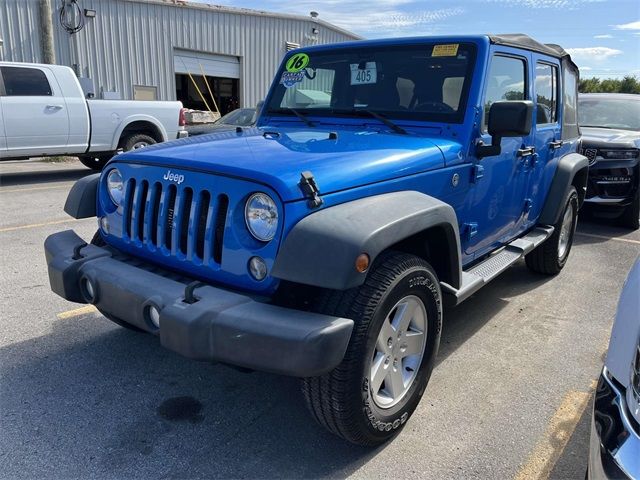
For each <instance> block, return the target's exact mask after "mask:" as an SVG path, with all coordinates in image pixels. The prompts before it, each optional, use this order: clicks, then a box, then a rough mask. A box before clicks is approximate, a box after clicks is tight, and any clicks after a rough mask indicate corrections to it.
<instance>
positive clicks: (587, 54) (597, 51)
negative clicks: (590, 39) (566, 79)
mask: <svg viewBox="0 0 640 480" xmlns="http://www.w3.org/2000/svg"><path fill="white" fill-rule="evenodd" d="M566 50H567V52H569V55H571V56H572V57H573V59H574V60H575V61H576V62H578V63H579V61H580V60H594V61H596V62H598V61H603V60H607V59H609V58H610V57H615V56H616V55H621V54H622V50H618V49H616V48H609V47H584V48H567V49H566Z"/></svg>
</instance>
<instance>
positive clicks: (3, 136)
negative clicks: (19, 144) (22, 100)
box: [0, 75, 7, 158]
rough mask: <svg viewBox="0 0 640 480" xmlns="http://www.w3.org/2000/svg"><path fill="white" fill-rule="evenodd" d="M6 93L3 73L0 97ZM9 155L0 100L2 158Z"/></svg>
mask: <svg viewBox="0 0 640 480" xmlns="http://www.w3.org/2000/svg"><path fill="white" fill-rule="evenodd" d="M2 95H4V85H3V83H2V75H0V99H1V97H2ZM6 156H7V135H6V133H5V132H4V116H3V115H2V102H1V101H0V158H4V157H6Z"/></svg>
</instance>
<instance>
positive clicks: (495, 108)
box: [476, 100, 533, 158]
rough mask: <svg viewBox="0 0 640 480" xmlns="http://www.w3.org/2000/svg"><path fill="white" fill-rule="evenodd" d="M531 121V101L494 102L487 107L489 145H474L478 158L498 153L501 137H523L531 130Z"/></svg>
mask: <svg viewBox="0 0 640 480" xmlns="http://www.w3.org/2000/svg"><path fill="white" fill-rule="evenodd" d="M532 122H533V102H532V101H530V100H512V101H501V102H494V103H493V104H491V108H490V109H489V122H488V125H487V130H488V131H489V135H491V145H484V144H479V145H477V146H476V156H477V157H478V158H484V157H492V156H494V155H500V152H501V151H502V149H501V148H500V142H501V141H502V138H503V137H523V136H525V135H529V133H530V132H531V125H532Z"/></svg>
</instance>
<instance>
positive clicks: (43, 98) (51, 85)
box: [0, 66, 69, 157]
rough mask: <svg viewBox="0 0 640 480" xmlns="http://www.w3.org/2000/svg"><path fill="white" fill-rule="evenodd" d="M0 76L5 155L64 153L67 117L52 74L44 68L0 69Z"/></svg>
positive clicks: (66, 138)
mask: <svg viewBox="0 0 640 480" xmlns="http://www.w3.org/2000/svg"><path fill="white" fill-rule="evenodd" d="M0 73H1V74H2V79H3V83H4V94H3V95H2V96H1V97H0V103H1V104H2V111H3V113H4V124H5V127H4V128H5V133H6V142H7V151H8V155H9V156H12V157H13V156H15V157H27V156H38V155H55V154H61V153H65V152H66V150H67V142H68V138H69V116H68V113H67V108H66V104H65V100H64V96H63V95H62V91H61V89H60V86H59V85H58V83H57V81H56V79H55V76H54V75H53V72H52V71H51V70H50V69H48V68H46V67H22V66H19V67H16V66H2V67H0Z"/></svg>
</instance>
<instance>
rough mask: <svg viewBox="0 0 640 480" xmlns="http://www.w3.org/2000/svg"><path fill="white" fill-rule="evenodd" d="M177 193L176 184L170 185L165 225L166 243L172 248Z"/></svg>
mask: <svg viewBox="0 0 640 480" xmlns="http://www.w3.org/2000/svg"><path fill="white" fill-rule="evenodd" d="M176 194H177V188H176V186H175V185H169V192H168V194H167V205H168V207H167V221H166V222H165V224H164V225H165V226H164V232H165V233H164V243H165V246H166V247H167V248H168V249H169V250H171V244H172V240H171V237H172V233H173V215H174V210H175V207H176Z"/></svg>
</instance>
